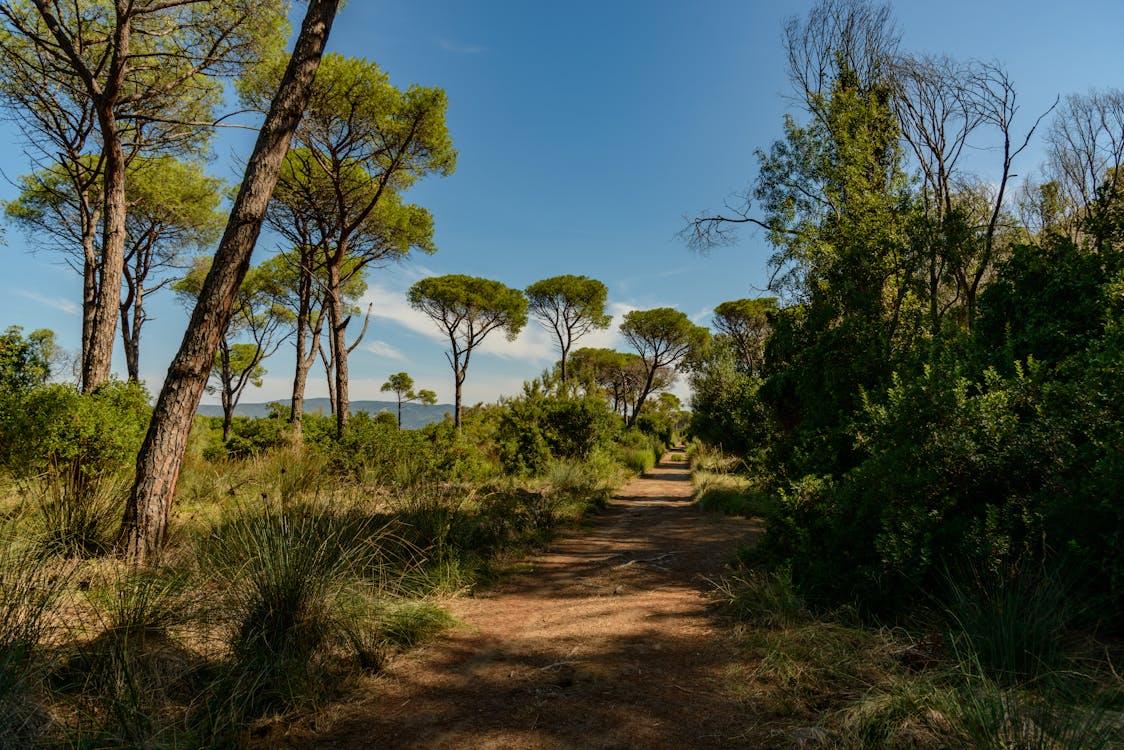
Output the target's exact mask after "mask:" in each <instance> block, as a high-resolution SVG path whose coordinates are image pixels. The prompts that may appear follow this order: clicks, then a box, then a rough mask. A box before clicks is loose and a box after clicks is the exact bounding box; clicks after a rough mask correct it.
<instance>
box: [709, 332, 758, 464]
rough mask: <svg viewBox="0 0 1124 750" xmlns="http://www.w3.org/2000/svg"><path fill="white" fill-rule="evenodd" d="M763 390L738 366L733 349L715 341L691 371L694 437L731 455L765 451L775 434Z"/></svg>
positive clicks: (726, 344) (724, 343) (755, 379)
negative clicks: (760, 394) (762, 397)
mask: <svg viewBox="0 0 1124 750" xmlns="http://www.w3.org/2000/svg"><path fill="white" fill-rule="evenodd" d="M760 387H761V381H760V380H759V379H758V378H757V377H755V376H754V375H752V374H750V373H748V372H745V371H744V370H743V369H742V368H741V367H740V366H739V363H738V359H737V357H736V356H735V353H734V349H733V347H731V346H730V345H729V344H728V343H727V342H726V341H724V340H723V339H722V338H716V339H715V341H714V342H713V345H712V346H711V347H710V348H709V349H708V351H707V353H706V355H705V356H704V357H702V358H700V360H699V361H697V362H696V363H695V364H694V366H693V367H692V370H691V421H690V433H691V435H692V436H694V437H696V438H698V439H700V440H702V441H704V442H706V443H708V444H710V445H712V446H715V447H717V448H718V449H720V450H724V451H728V452H730V453H732V454H737V455H742V456H749V455H751V454H754V453H757V452H759V451H763V450H764V449H765V447H766V446H767V445H768V441H769V439H770V438H771V437H772V434H771V430H770V427H771V418H770V414H769V410H768V409H767V408H766V407H765V404H764V403H763V402H762V400H761V398H760V397H759V395H758V391H759V389H760Z"/></svg>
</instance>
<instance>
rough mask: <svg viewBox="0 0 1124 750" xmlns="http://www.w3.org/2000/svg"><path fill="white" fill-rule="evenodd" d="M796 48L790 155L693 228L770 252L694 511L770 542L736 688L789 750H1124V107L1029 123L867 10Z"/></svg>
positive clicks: (775, 157) (719, 371)
mask: <svg viewBox="0 0 1124 750" xmlns="http://www.w3.org/2000/svg"><path fill="white" fill-rule="evenodd" d="M783 41H784V46H785V51H786V53H787V59H788V61H789V64H790V74H791V75H790V78H791V80H792V81H793V83H794V85H795V87H796V89H795V91H794V92H793V93H794V99H793V101H794V102H796V103H797V111H796V112H795V113H794V114H793V115H791V116H790V117H789V118H788V119H787V121H786V126H785V134H784V137H783V138H782V139H781V140H779V141H778V142H776V143H775V144H773V145H772V147H771V148H769V149H765V150H762V151H760V152H759V162H760V170H759V172H758V175H757V178H756V182H755V184H754V187H753V189H752V190H751V191H749V192H748V193H747V194H746V195H745V196H743V197H742V198H741V199H739V200H740V202H738V201H735V202H733V203H730V204H728V206H733V207H734V208H735V209H737V208H740V209H741V210H729V211H728V212H727V213H725V214H701V215H700V216H699V217H698V218H696V219H695V220H694V221H693V222H692V223H691V224H690V225H689V226H688V228H687V230H686V234H687V236H688V238H689V239H690V240H691V241H692V242H693V243H694V244H695V245H696V246H697V247H700V248H707V247H714V246H716V245H720V244H723V243H727V242H729V241H731V240H732V234H731V232H733V231H734V230H735V229H736V227H737V226H738V225H740V224H754V225H757V226H759V227H762V228H764V229H765V230H766V234H767V238H768V240H769V241H770V242H771V243H772V245H773V247H774V251H775V254H774V256H773V258H772V261H771V267H772V272H773V277H772V278H773V285H772V288H771V291H772V292H773V293H774V294H776V295H777V296H776V297H764V298H759V299H753V300H734V301H730V302H724V303H721V304H718V305H716V306H715V320H714V327H715V328H716V329H717V330H718V331H719V334H718V335H716V336H715V337H714V339H713V341H712V342H711V345H710V347H709V348H708V349H707V351H706V352H705V354H704V355H702V356H700V357H698V358H696V362H695V365H694V367H693V374H692V387H693V399H692V403H691V406H692V423H691V432H692V433H693V435H694V437H695V438H696V439H697V440H698V441H700V442H699V445H698V446H696V447H694V448H693V449H692V453H693V455H695V457H696V461H695V468H696V473H695V482H696V488H697V499H698V503H699V505H700V506H701V507H703V508H706V509H710V510H714V511H720V512H725V513H731V514H739V515H750V516H756V517H760V518H761V519H762V522H763V524H764V527H765V530H766V531H765V534H764V536H763V537H762V539H761V541H760V543H759V544H758V545H757V546H756V547H754V548H753V549H746V550H745V551H744V552H743V554H742V555H741V556H740V559H739V561H738V565H737V568H736V569H735V570H733V571H731V573H730V574H729V575H728V576H726V577H725V578H724V579H722V580H721V581H717V582H716V588H717V596H718V597H719V599H720V600H721V601H722V602H723V603H724V604H725V606H726V607H727V610H728V612H729V613H730V614H731V615H732V616H733V617H735V618H737V619H738V620H739V621H741V622H744V623H745V625H744V626H743V627H744V631H743V639H742V644H743V648H744V650H745V657H746V659H747V665H746V666H745V668H744V669H743V670H742V671H740V672H739V673H737V674H732V675H731V676H730V679H731V685H732V686H733V687H734V689H736V690H741V691H744V692H745V695H746V697H747V701H748V702H749V705H750V706H751V708H752V709H753V710H754V712H755V714H754V715H755V716H757V717H759V718H758V719H757V721H758V723H759V726H758V729H760V730H761V731H763V732H765V734H768V733H769V732H773V733H774V740H773V742H775V743H776V746H778V747H784V746H802V747H843V748H851V747H853V748H860V747H861V748H878V747H885V748H899V747H901V748H904V747H910V748H959V747H973V748H996V749H998V748H1057V749H1058V750H1064V749H1067V748H1110V747H1121V746H1124V681H1122V680H1121V677H1120V670H1119V665H1120V664H1121V662H1122V660H1124V647H1122V640H1121V639H1122V638H1124V630H1122V622H1124V621H1122V620H1121V618H1120V613H1121V612H1122V611H1124V585H1122V583H1124V568H1122V567H1121V563H1122V560H1124V558H1122V557H1121V556H1120V554H1119V550H1120V548H1121V545H1122V543H1124V526H1122V525H1121V518H1122V515H1121V507H1122V506H1121V493H1120V488H1121V487H1124V474H1122V473H1121V467H1122V464H1121V461H1120V456H1121V455H1122V454H1121V446H1122V445H1124V442H1122V441H1124V412H1122V411H1121V404H1124V391H1122V390H1121V388H1122V385H1124V377H1121V364H1122V362H1124V347H1122V341H1124V339H1122V338H1121V327H1120V321H1121V319H1122V317H1121V313H1122V311H1124V308H1122V307H1121V299H1122V298H1121V295H1120V290H1121V282H1122V281H1124V276H1122V271H1124V263H1122V261H1124V254H1122V253H1124V224H1122V223H1121V217H1122V216H1124V214H1122V213H1121V206H1122V205H1124V203H1122V195H1121V189H1122V187H1121V184H1120V182H1119V179H1118V174H1119V166H1120V162H1121V158H1122V156H1124V151H1122V150H1121V149H1120V147H1119V134H1120V133H1121V130H1122V128H1124V98H1122V97H1121V94H1120V92H1118V91H1111V92H1098V91H1093V92H1089V93H1087V94H1074V95H1070V96H1068V97H1065V98H1063V99H1061V100H1060V101H1059V103H1058V105H1057V106H1056V107H1055V108H1053V109H1052V110H1051V111H1048V112H1040V113H1028V112H1022V111H1019V108H1018V107H1017V106H1016V104H1015V93H1014V92H1015V87H1014V83H1013V82H1012V81H1011V80H1010V79H1009V78H1008V77H1007V74H1006V72H1005V71H1004V70H1003V69H1002V68H1001V67H1000V66H998V65H997V64H995V63H993V62H984V61H971V60H970V61H958V60H953V59H951V58H939V59H937V58H930V57H924V56H918V55H914V54H913V53H911V52H909V51H908V50H905V49H903V48H902V45H901V42H900V34H899V31H898V29H897V28H896V26H895V22H894V19H893V17H892V14H891V9H890V7H889V6H888V5H886V6H882V5H876V4H874V3H869V2H862V1H861V0H853V1H844V2H835V1H834V0H825V2H822V3H819V4H818V5H817V6H816V7H815V8H813V9H812V11H811V12H810V13H809V14H808V15H807V16H803V17H793V18H792V19H791V20H790V22H789V23H788V24H787V25H786V26H785V29H784V38H783ZM953 102H956V105H955V106H953V105H952V103H953ZM1078 133H1080V134H1081V137H1077V135H1076V134H1078ZM1042 135H1044V136H1045V141H1046V149H1045V152H1046V155H1047V156H1046V160H1045V163H1043V164H1041V165H1039V166H1038V169H1037V172H1036V174H1038V178H1036V179H1037V181H1036V180H1034V179H1032V180H1025V181H1024V182H1023V183H1022V186H1021V188H1020V189H1021V191H1022V192H1021V194H1018V195H1015V194H1013V192H1011V189H1012V187H1011V186H1012V184H1013V183H1011V181H1010V178H1012V177H1013V176H1014V171H1013V170H1014V169H1015V166H1014V165H1015V164H1016V162H1021V161H1024V160H1025V155H1023V151H1024V150H1025V148H1026V144H1028V143H1029V142H1030V141H1031V139H1032V138H1036V137H1040V136H1042ZM992 144H994V147H993V146H992ZM975 148H979V149H981V150H982V151H984V152H987V153H991V154H993V157H994V162H993V163H992V164H990V165H988V164H986V163H984V162H986V160H983V162H977V163H976V164H974V165H973V166H974V167H977V168H982V169H984V170H985V172H984V173H983V174H973V173H971V172H969V171H968V167H967V165H966V164H965V163H964V162H962V161H960V160H959V156H960V155H961V153H962V151H963V150H964V149H975ZM981 163H982V164H983V166H982V167H980V166H979V165H980V164H981ZM1077 164H1081V165H1082V167H1081V168H1077V167H1076V166H1075V165H1077ZM1032 167H1033V165H1029V164H1019V166H1018V171H1019V172H1020V173H1023V174H1026V173H1028V172H1031V171H1035V170H1034V169H1033V168H1032ZM987 170H990V171H987ZM749 198H752V199H753V203H752V205H751V204H750V202H749Z"/></svg>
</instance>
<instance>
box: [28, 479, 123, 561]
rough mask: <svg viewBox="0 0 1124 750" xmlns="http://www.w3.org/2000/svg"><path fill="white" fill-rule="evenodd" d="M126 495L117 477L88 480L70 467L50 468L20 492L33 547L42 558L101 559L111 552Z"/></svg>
mask: <svg viewBox="0 0 1124 750" xmlns="http://www.w3.org/2000/svg"><path fill="white" fill-rule="evenodd" d="M127 494H128V484H127V481H126V479H125V477H124V476H123V475H122V474H118V473H109V474H103V475H91V474H90V473H89V472H88V471H86V470H84V469H83V468H82V467H81V466H80V465H78V464H76V463H75V464H70V465H66V466H62V467H54V466H53V467H51V468H50V469H49V470H48V471H46V472H45V473H44V474H42V475H40V476H38V477H35V478H34V479H32V480H30V481H29V482H28V483H27V484H26V485H25V487H24V495H25V496H26V497H27V498H28V499H29V500H30V506H31V511H32V513H31V516H32V518H31V521H32V529H31V536H32V537H33V538H34V540H35V546H36V547H37V548H38V549H39V550H40V552H42V553H43V554H46V555H62V556H65V557H94V556H98V555H103V554H105V553H106V552H108V551H109V550H110V548H111V547H112V544H113V533H114V531H115V529H116V527H117V524H118V523H119V522H120V520H121V518H120V516H121V508H122V504H123V502H124V498H125V496H126V495H127Z"/></svg>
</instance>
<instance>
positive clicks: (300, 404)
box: [289, 249, 324, 444]
mask: <svg viewBox="0 0 1124 750" xmlns="http://www.w3.org/2000/svg"><path fill="white" fill-rule="evenodd" d="M307 255H308V254H307V253H306V252H305V251H304V250H303V249H302V251H301V259H300V278H299V281H298V282H297V296H298V297H299V300H298V303H297V324H296V325H297V343H296V349H297V365H296V368H295V370H294V372H293V397H292V399H291V400H290V402H289V426H290V427H291V428H292V436H293V440H294V441H295V442H296V443H298V444H299V443H301V442H302V441H303V440H304V426H303V421H304V391H305V388H306V387H307V386H308V371H309V370H310V369H312V363H313V362H315V361H316V350H317V349H318V348H319V346H320V327H321V326H322V325H323V322H322V321H323V318H324V316H323V315H321V316H320V321H321V322H318V323H317V325H316V326H315V328H313V327H312V326H311V325H310V322H311V318H312V270H311V269H310V268H309V265H308V261H307ZM309 334H311V337H312V343H311V345H309V343H308V340H309ZM306 352H307V353H306Z"/></svg>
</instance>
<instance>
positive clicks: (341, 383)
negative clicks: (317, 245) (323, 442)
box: [328, 264, 350, 436]
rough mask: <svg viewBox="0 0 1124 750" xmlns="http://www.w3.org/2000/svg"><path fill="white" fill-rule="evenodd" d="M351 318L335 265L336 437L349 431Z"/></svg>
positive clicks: (331, 326) (331, 311)
mask: <svg viewBox="0 0 1124 750" xmlns="http://www.w3.org/2000/svg"><path fill="white" fill-rule="evenodd" d="M349 320H350V318H345V317H344V315H343V299H342V295H341V292H340V278H339V268H338V267H337V266H335V265H334V264H332V265H329V267H328V331H329V334H330V336H331V344H332V375H331V376H330V377H332V378H334V380H335V402H336V412H335V413H336V435H337V436H342V435H343V431H344V430H345V429H347V418H348V416H349V415H348V409H349V405H348V393H347V324H348V322H349Z"/></svg>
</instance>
